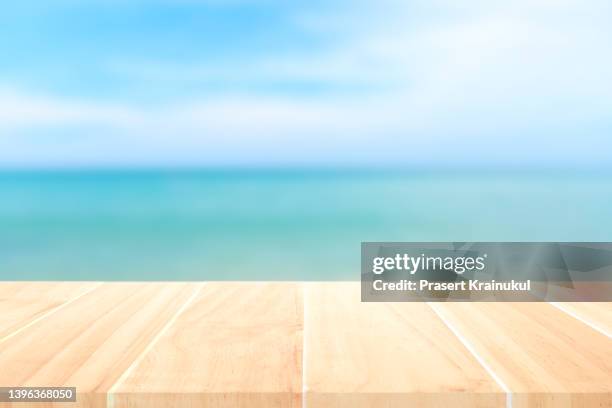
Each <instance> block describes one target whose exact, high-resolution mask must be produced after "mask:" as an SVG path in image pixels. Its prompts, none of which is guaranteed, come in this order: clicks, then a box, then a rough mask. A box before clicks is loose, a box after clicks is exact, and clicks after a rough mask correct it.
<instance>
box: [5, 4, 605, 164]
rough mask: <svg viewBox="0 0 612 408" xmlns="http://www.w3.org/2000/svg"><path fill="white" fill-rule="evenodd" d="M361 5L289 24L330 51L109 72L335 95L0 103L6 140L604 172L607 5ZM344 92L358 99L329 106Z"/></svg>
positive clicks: (343, 98) (12, 98)
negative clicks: (53, 136)
mask: <svg viewBox="0 0 612 408" xmlns="http://www.w3.org/2000/svg"><path fill="white" fill-rule="evenodd" d="M365 4H366V3H363V2H360V3H353V2H350V4H348V7H349V9H347V10H341V12H340V13H338V14H332V13H330V12H329V11H327V12H326V14H324V15H308V16H296V21H297V22H298V23H299V24H300V25H301V26H302V27H303V28H304V29H308V30H313V31H317V32H318V33H319V34H321V33H323V34H327V35H328V36H329V37H330V41H329V43H328V45H327V46H326V47H325V48H324V49H319V50H312V51H309V52H305V51H300V52H297V51H296V53H295V54H292V55H286V54H283V55H277V54H275V53H274V52H271V53H270V54H269V55H264V56H261V57H260V58H257V59H250V60H245V61H242V60H231V61H226V62H224V63H223V64H218V65H214V64H205V63H192V64H178V63H176V62H172V61H157V62H155V61H115V62H113V63H112V64H111V68H112V69H113V70H114V71H115V72H116V73H120V74H122V75H125V76H127V77H130V78H132V79H134V80H147V81H150V82H151V83H152V84H155V83H159V82H163V81H168V82H177V81H184V82H193V83H198V82H203V81H204V82H206V81H209V82H212V83H215V82H219V81H241V82H254V83H260V84H263V85H265V84H267V83H270V82H274V81H317V82H320V83H322V84H323V85H326V84H327V85H329V90H328V91H327V92H323V93H320V94H316V95H307V94H300V93H297V92H296V93H293V94H286V95H285V96H271V95H270V94H267V93H265V92H260V93H249V94H247V93H242V94H239V93H237V94H224V95H218V94H217V95H215V96H203V97H201V98H190V99H189V100H182V101H174V102H167V103H165V104H164V103H157V104H153V105H148V106H143V105H141V104H137V103H135V102H134V103H132V104H129V103H114V104H112V103H111V104H103V103H100V102H95V101H85V100H69V99H66V98H61V97H56V96H52V95H48V96H40V95H36V94H32V93H27V92H24V91H21V92H20V91H15V90H13V91H11V92H4V93H2V92H0V134H4V135H5V139H6V138H7V137H8V138H11V137H16V136H11V135H13V134H16V133H18V132H16V130H19V129H31V128H44V127H45V126H56V127H61V126H70V125H90V126H91V127H93V128H95V127H99V128H101V129H104V132H108V131H109V130H111V131H112V132H113V133H114V134H115V135H121V137H123V138H125V139H126V140H127V142H126V146H127V147H126V148H128V149H138V148H139V147H138V146H142V149H143V150H145V151H146V150H147V149H155V148H156V147H157V149H158V150H160V151H164V149H166V151H168V152H169V153H172V152H175V153H176V154H184V152H186V151H189V150H190V149H196V150H197V149H201V150H202V151H203V152H204V156H205V157H204V158H203V160H208V159H210V158H218V157H227V158H231V157H232V155H233V154H234V153H235V149H234V147H235V146H240V147H241V148H242V149H244V150H245V151H251V152H253V154H256V152H260V154H261V155H268V158H269V159H270V161H274V160H275V159H277V158H280V157H290V158H291V157H294V158H297V157H300V158H302V159H304V157H305V156H308V155H309V154H310V155H313V154H315V153H316V154H320V153H321V151H322V150H325V153H326V154H329V156H330V157H336V158H338V160H342V158H343V157H345V158H346V157H348V156H349V155H351V154H353V155H354V154H356V152H358V153H359V154H362V155H363V157H365V156H367V153H368V152H370V153H372V155H373V156H375V157H376V158H377V159H380V158H385V157H394V156H395V155H397V150H398V148H406V147H410V148H416V149H420V151H421V155H422V157H423V158H424V159H427V158H434V157H436V155H437V156H440V149H446V150H448V151H444V152H443V154H442V155H441V156H442V157H444V156H445V155H452V154H453V152H456V153H457V155H464V156H465V157H466V159H467V160H472V159H476V160H478V158H477V157H476V156H489V157H491V156H496V155H499V154H500V153H499V151H497V149H498V148H499V146H503V147H504V148H507V149H509V150H512V149H514V151H515V152H521V149H523V151H522V154H527V155H532V156H533V157H537V155H538V152H537V151H535V152H531V153H525V151H524V148H523V147H522V146H523V145H524V144H525V143H526V142H528V143H529V144H530V146H534V147H535V148H538V147H540V148H546V149H547V151H548V152H549V153H550V154H551V157H557V159H559V160H562V159H565V158H568V157H572V155H573V154H574V153H575V152H576V151H578V152H582V154H583V156H585V157H592V158H599V157H601V151H600V150H598V149H597V148H595V147H593V146H594V145H595V144H596V142H597V143H599V142H600V141H601V139H602V134H601V133H600V132H599V133H598V132H597V131H592V132H590V133H589V132H583V130H582V129H584V128H585V127H588V126H593V125H594V124H595V125H596V124H603V125H607V126H608V127H609V125H610V118H609V113H608V112H610V111H611V110H612V78H610V72H612V45H611V44H610V42H609V38H612V28H611V27H610V26H609V24H608V22H607V21H606V19H605V18H603V17H602V16H603V15H605V13H604V12H605V11H610V10H609V9H610V6H609V5H608V4H607V2H603V1H599V0H594V1H575V0H565V1H553V0H529V1H527V0H518V1H514V2H501V1H472V2H469V1H468V2H461V7H459V6H458V3H457V2H454V1H450V0H437V1H434V0H432V1H427V2H426V1H416V2H400V1H386V2H376V3H375V4H374V7H372V4H373V3H369V6H365ZM351 5H352V7H351ZM360 7H361V8H360ZM607 15H609V14H607ZM332 38H333V39H332ZM337 84H348V85H351V84H352V85H355V89H357V90H356V91H355V92H350V93H347V92H336V91H335V90H334V86H333V85H337ZM363 85H366V87H365V88H364V89H365V90H363V89H362V88H360V87H361V86H363ZM264 88H265V87H264ZM595 127H596V126H595ZM568 129H569V130H568ZM562 130H563V131H566V132H567V134H571V132H578V131H580V132H581V133H580V135H578V134H574V136H575V137H576V140H578V136H579V137H580V141H581V142H580V143H578V142H573V143H571V142H570V143H569V144H570V145H569V146H564V145H563V144H562V143H557V142H556V141H558V138H559V135H558V133H557V132H559V131H562ZM94 133H95V132H94ZM101 133H102V132H101ZM90 137H91V135H90ZM100 137H105V136H104V135H101V136H100ZM589 142H590V143H589ZM5 143H6V142H5ZM92 143H95V142H92ZM474 146H476V149H474ZM452 149H455V150H452ZM509 153H512V152H509ZM134 154H135V155H136V154H137V153H136V152H134ZM357 156H359V155H357ZM359 157H362V156H359ZM1 159H2V156H1V155H0V160H1ZM247 159H248V158H246V159H245V160H247ZM310 159H312V160H315V159H316V157H311V158H310ZM305 160H309V158H308V157H306V159H305Z"/></svg>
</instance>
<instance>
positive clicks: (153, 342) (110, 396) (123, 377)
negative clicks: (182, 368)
mask: <svg viewBox="0 0 612 408" xmlns="http://www.w3.org/2000/svg"><path fill="white" fill-rule="evenodd" d="M205 284H206V283H204V282H203V283H201V284H200V285H198V288H197V289H196V290H195V291H194V292H193V293H192V294H191V296H190V297H189V299H187V300H186V301H185V303H183V304H182V305H181V307H180V308H179V309H178V310H177V311H176V312H175V313H174V315H172V317H171V318H170V319H169V320H168V321H167V322H166V324H165V325H164V327H162V328H161V329H160V331H159V332H158V333H157V334H156V335H155V337H154V338H153V339H152V340H151V341H150V342H149V344H148V345H147V347H145V349H144V350H143V351H142V353H140V354H139V355H138V357H137V358H136V359H135V360H134V361H133V362H132V364H130V366H129V367H128V368H127V369H126V370H125V371H124V372H123V374H122V375H121V377H119V379H118V380H117V381H116V382H115V384H113V386H112V387H111V388H110V389H109V390H108V392H107V394H106V407H107V408H113V407H114V404H115V401H114V398H113V394H114V393H115V392H116V390H117V388H119V387H120V386H121V385H122V384H123V382H124V381H125V380H126V379H127V377H128V376H129V375H130V374H131V373H132V371H134V369H135V368H136V367H137V366H138V365H139V364H140V363H141V362H142V360H143V359H144V357H145V356H146V355H147V354H148V353H149V351H151V350H152V349H153V347H154V346H155V345H156V344H157V342H158V341H159V340H160V339H161V338H162V336H163V335H164V334H165V332H167V331H168V330H169V329H170V327H171V326H172V325H173V324H174V322H176V320H177V319H178V318H179V316H180V315H181V314H182V313H183V312H184V311H185V310H186V309H187V308H188V307H189V306H190V305H191V303H193V301H194V300H195V299H196V298H197V297H198V295H199V294H200V292H201V291H202V288H203V287H204V285H205Z"/></svg>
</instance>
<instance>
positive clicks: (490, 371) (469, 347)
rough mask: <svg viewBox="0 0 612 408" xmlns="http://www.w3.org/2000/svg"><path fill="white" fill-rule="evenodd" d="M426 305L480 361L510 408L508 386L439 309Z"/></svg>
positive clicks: (510, 396) (428, 303)
mask: <svg viewBox="0 0 612 408" xmlns="http://www.w3.org/2000/svg"><path fill="white" fill-rule="evenodd" d="M426 303H427V305H428V306H429V307H430V308H431V309H432V310H433V311H434V313H435V314H436V315H437V316H438V317H439V318H440V320H442V322H443V323H444V324H445V325H446V327H448V328H449V330H450V331H451V332H452V333H453V334H454V335H455V337H457V339H459V341H460V342H461V344H463V346H464V347H465V348H466V349H468V351H469V352H470V353H471V354H472V356H474V358H475V359H476V361H478V363H480V365H481V366H482V367H483V368H484V369H485V370H486V372H487V373H489V375H490V376H491V377H492V378H493V380H494V381H495V382H496V383H497V385H498V386H499V387H500V388H501V389H502V390H503V391H504V392H505V393H506V408H512V391H510V388H509V387H508V386H507V385H506V384H505V383H504V382H503V381H502V379H501V378H500V377H499V376H498V375H497V374H496V373H495V371H493V369H492V368H491V367H490V366H489V364H487V362H486V361H485V359H484V358H483V357H482V356H481V355H479V354H478V353H477V352H476V349H475V348H474V346H472V344H471V343H470V342H469V341H468V339H467V338H466V337H465V336H463V335H462V334H461V332H460V331H459V330H458V329H457V328H456V327H455V326H454V325H453V324H452V323H451V322H450V321H449V320H448V319H447V318H446V317H444V315H443V314H442V313H440V311H439V310H438V309H437V308H436V307H434V305H433V304H431V303H430V302H426Z"/></svg>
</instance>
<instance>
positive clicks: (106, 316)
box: [0, 283, 195, 408]
mask: <svg viewBox="0 0 612 408" xmlns="http://www.w3.org/2000/svg"><path fill="white" fill-rule="evenodd" d="M194 290H195V289H194V287H193V286H192V285H191V286H190V285H188V284H184V283H180V284H178V283H163V284H154V283H112V284H104V285H102V286H100V287H98V288H96V289H95V290H93V291H92V292H91V293H89V294H87V295H85V296H83V297H82V298H80V299H78V300H76V301H74V302H73V303H71V304H70V305H68V306H66V307H65V308H63V309H61V310H60V311H58V312H56V313H54V314H53V315H51V316H49V317H47V318H45V319H42V320H40V321H39V322H37V323H36V324H34V325H32V326H30V327H28V328H27V329H25V330H23V331H22V332H21V333H19V335H17V336H14V337H11V338H9V339H8V340H6V341H5V342H3V343H1V344H0V367H2V368H3V369H2V370H0V386H5V387H15V386H74V387H77V398H78V402H77V403H76V404H71V405H70V406H71V407H79V408H81V407H82V408H85V407H87V408H90V407H95V408H98V407H106V392H107V390H108V389H109V388H110V387H111V386H112V385H113V384H114V383H115V381H117V379H118V378H119V377H120V376H121V374H122V373H123V372H124V371H125V370H126V369H127V368H128V367H129V366H130V365H131V364H132V363H133V361H134V360H135V359H136V358H137V356H138V355H139V354H140V353H142V351H143V350H144V348H145V347H146V346H147V345H148V344H149V343H150V341H151V340H152V338H153V337H154V336H155V334H156V333H157V332H158V331H159V330H160V329H161V327H162V326H163V325H164V324H165V323H166V322H167V321H168V320H169V319H170V318H171V316H172V315H173V314H174V313H175V312H176V311H177V310H178V309H179V307H180V306H181V304H183V303H184V302H185V301H186V299H188V298H189V296H190V295H191V294H192V293H193V291H194ZM55 405H56V406H66V404H55ZM11 406H14V407H15V408H19V407H23V406H24V404H23V403H14V404H12V405H11V404H8V403H2V404H0V407H2V408H4V407H11ZM36 406H37V407H50V406H54V405H53V404H47V403H36Z"/></svg>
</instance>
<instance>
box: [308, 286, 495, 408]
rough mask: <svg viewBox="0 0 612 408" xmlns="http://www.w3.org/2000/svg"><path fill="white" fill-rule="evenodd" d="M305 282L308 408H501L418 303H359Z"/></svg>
mask: <svg viewBox="0 0 612 408" xmlns="http://www.w3.org/2000/svg"><path fill="white" fill-rule="evenodd" d="M360 297H361V293H360V290H359V284H358V283H355V284H307V288H306V298H305V301H306V305H307V307H308V309H307V310H308V311H307V315H306V320H305V327H306V337H305V345H306V359H305V361H304V364H305V366H306V367H307V370H306V375H305V383H306V386H307V389H308V393H307V395H306V402H307V406H308V407H309V408H324V407H354V408H361V407H377V406H381V407H388V408H395V407H397V408H400V407H411V406H414V407H432V406H454V407H503V406H504V405H505V394H504V392H503V390H502V389H501V388H500V387H499V386H498V385H497V384H495V382H494V381H493V379H492V378H490V376H489V375H488V374H487V372H486V371H485V370H484V369H483V368H482V366H480V365H479V363H478V362H477V361H476V360H475V359H474V358H473V356H471V355H470V354H469V353H468V352H467V350H466V349H465V347H464V346H463V345H462V344H461V343H460V342H459V341H458V340H457V338H456V337H455V336H454V335H453V333H452V332H451V331H450V330H449V329H448V328H447V327H446V326H445V325H444V323H443V322H442V321H441V320H440V319H438V318H437V316H436V315H435V313H434V312H433V311H432V310H431V308H430V307H429V306H428V305H427V304H425V303H361V301H360Z"/></svg>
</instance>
